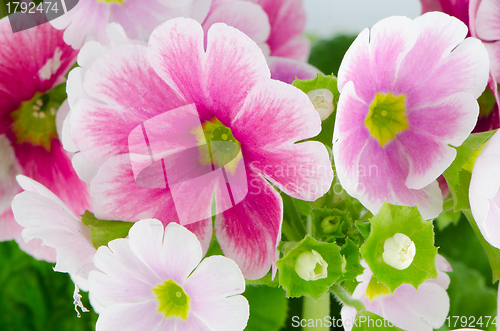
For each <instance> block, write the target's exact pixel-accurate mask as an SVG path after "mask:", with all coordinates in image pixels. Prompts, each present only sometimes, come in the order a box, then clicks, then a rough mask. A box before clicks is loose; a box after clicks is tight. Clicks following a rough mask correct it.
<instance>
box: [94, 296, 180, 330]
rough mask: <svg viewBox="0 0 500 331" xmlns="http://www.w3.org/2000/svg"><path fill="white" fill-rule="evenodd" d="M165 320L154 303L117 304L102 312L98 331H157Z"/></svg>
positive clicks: (97, 325)
mask: <svg viewBox="0 0 500 331" xmlns="http://www.w3.org/2000/svg"><path fill="white" fill-rule="evenodd" d="M164 319H165V316H164V315H162V313H160V312H158V303H157V302H154V301H145V302H141V303H125V304H116V305H112V306H109V307H107V308H105V309H104V310H103V311H102V312H101V314H100V315H99V318H98V319H97V324H96V331H123V330H127V329H129V330H156V327H157V326H158V325H160V324H161V323H162V321H163V320H164ZM171 330H172V329H171Z"/></svg>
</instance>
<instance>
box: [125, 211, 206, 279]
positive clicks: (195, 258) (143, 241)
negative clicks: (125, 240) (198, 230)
mask: <svg viewBox="0 0 500 331" xmlns="http://www.w3.org/2000/svg"><path fill="white" fill-rule="evenodd" d="M129 238H130V241H129V244H130V248H131V249H132V251H133V252H134V254H135V255H136V256H137V257H138V258H139V259H140V260H141V261H142V262H143V263H144V264H145V265H147V266H148V267H149V269H151V271H152V272H154V273H155V274H156V275H158V277H159V279H172V280H174V282H176V283H177V284H179V285H181V286H182V285H183V283H184V282H185V280H186V278H187V277H188V276H189V274H191V272H193V270H194V268H196V266H197V265H198V263H200V261H201V258H202V255H201V254H202V251H201V246H200V243H199V241H198V239H197V238H196V236H195V235H194V234H193V233H191V232H190V231H188V230H186V229H185V228H183V227H182V226H180V225H178V224H176V223H170V224H169V225H167V227H166V228H165V233H164V232H163V224H162V223H161V222H160V221H158V220H153V219H149V220H141V221H139V222H137V223H136V224H134V226H133V227H132V228H131V229H130V232H129Z"/></svg>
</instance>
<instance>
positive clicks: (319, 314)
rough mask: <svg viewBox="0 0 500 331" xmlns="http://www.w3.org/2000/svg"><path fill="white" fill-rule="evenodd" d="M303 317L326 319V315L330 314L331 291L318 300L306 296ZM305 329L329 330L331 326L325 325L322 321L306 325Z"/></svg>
mask: <svg viewBox="0 0 500 331" xmlns="http://www.w3.org/2000/svg"><path fill="white" fill-rule="evenodd" d="M302 310H303V311H302V318H303V319H305V320H306V321H309V320H313V321H316V320H318V319H319V320H321V321H324V320H325V317H326V316H330V293H326V294H325V295H323V296H322V297H321V298H319V299H318V300H314V299H313V298H311V297H308V296H305V297H304V305H303V307H302ZM303 330H304V331H329V330H330V328H329V327H327V326H323V325H322V323H321V324H319V323H315V326H311V327H309V326H306V327H304V328H303Z"/></svg>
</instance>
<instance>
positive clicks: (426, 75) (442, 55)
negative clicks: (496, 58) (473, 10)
mask: <svg viewBox="0 0 500 331" xmlns="http://www.w3.org/2000/svg"><path fill="white" fill-rule="evenodd" d="M414 25H415V26H416V27H417V28H418V29H419V38H418V40H417V42H416V44H415V47H413V48H412V50H411V51H410V52H409V53H408V54H407V56H406V57H405V59H404V60H403V62H402V64H401V66H400V70H399V71H398V76H397V82H396V85H395V90H394V93H396V94H399V95H403V94H404V95H406V106H407V107H408V108H411V107H414V106H416V105H427V104H430V103H433V102H436V101H438V100H440V99H442V98H443V97H447V96H449V95H452V94H455V93H458V92H467V93H471V94H472V95H473V96H474V98H478V97H479V96H480V95H481V94H482V93H483V91H484V88H485V87H486V83H487V81H488V72H489V61H488V56H487V53H486V51H485V48H484V46H483V45H482V43H481V42H480V41H479V40H477V39H475V38H467V39H466V40H463V38H464V37H465V35H466V34H467V27H466V26H465V25H464V24H463V23H462V22H460V21H459V20H457V19H456V18H454V17H450V16H448V15H446V14H442V13H435V12H432V13H427V14H425V15H423V16H421V17H419V18H417V19H415V20H414ZM431 50H432V51H431ZM421 63H425V64H426V65H425V66H422V65H421ZM451 82H453V83H451Z"/></svg>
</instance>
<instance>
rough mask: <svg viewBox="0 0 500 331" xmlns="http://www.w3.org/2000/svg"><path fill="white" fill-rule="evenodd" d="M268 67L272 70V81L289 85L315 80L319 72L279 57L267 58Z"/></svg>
mask: <svg viewBox="0 0 500 331" xmlns="http://www.w3.org/2000/svg"><path fill="white" fill-rule="evenodd" d="M267 65H268V66H269V69H270V70H271V79H276V80H280V81H282V82H284V83H287V84H292V83H293V81H294V80H295V79H296V78H298V79H302V80H304V79H313V78H315V77H316V74H317V73H318V72H320V71H319V69H317V68H316V67H313V66H312V65H310V64H308V63H305V62H299V61H297V60H293V59H287V58H283V57H278V56H270V57H268V58H267Z"/></svg>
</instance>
